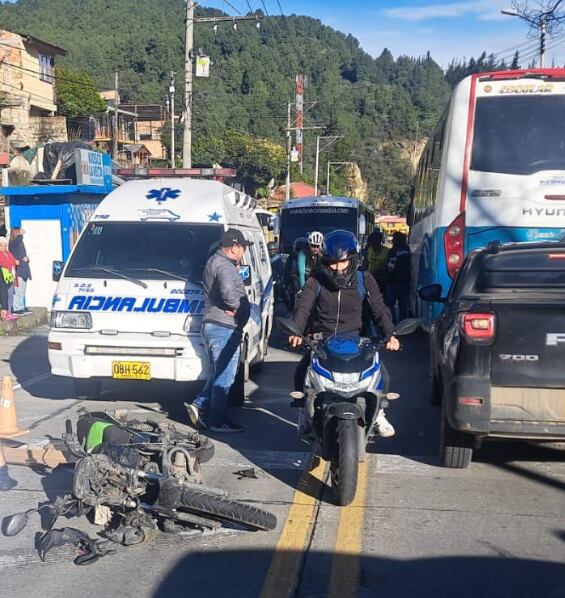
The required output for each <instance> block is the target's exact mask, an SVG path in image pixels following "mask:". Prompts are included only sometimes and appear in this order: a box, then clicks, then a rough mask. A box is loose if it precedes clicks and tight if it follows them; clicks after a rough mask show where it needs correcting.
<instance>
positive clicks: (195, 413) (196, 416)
mask: <svg viewBox="0 0 565 598" xmlns="http://www.w3.org/2000/svg"><path fill="white" fill-rule="evenodd" d="M184 407H185V409H186V412H187V414H188V419H189V420H190V423H191V424H192V425H193V426H194V427H195V428H196V426H198V422H199V420H200V409H198V407H197V406H196V405H195V404H194V403H185V404H184Z"/></svg>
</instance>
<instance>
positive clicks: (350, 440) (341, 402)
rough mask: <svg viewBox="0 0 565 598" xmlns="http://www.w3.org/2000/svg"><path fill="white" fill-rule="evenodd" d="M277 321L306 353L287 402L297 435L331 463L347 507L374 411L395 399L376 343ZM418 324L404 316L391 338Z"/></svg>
mask: <svg viewBox="0 0 565 598" xmlns="http://www.w3.org/2000/svg"><path fill="white" fill-rule="evenodd" d="M278 323H279V325H280V327H281V328H282V329H283V331H284V332H285V333H287V334H289V335H292V336H299V337H301V338H302V339H303V341H304V343H305V345H306V346H307V348H308V349H309V350H310V352H311V359H310V367H309V368H308V371H307V374H306V378H305V384H304V392H293V393H291V397H292V399H293V401H292V403H291V405H292V406H293V407H296V408H298V409H299V425H298V428H299V434H300V436H301V437H302V438H304V439H305V440H309V441H311V442H313V444H314V445H315V446H316V448H317V449H318V451H319V454H320V456H321V457H322V459H324V460H326V461H329V462H330V473H331V484H332V488H333V491H334V494H335V498H336V502H337V504H338V505H341V506H345V505H348V504H350V503H351V502H352V501H353V499H354V498H355V493H356V490H357V477H358V470H359V462H360V461H363V460H364V458H365V451H366V446H367V443H368V442H369V440H370V439H371V437H372V436H373V434H374V431H373V430H374V427H375V421H376V418H377V415H378V413H379V409H382V408H385V407H387V406H388V401H390V400H393V399H397V398H399V395H398V394H396V393H391V392H388V388H387V386H388V376H387V375H386V370H385V368H384V365H383V364H382V363H381V360H380V356H379V348H380V343H378V342H375V341H373V340H371V339H369V338H364V337H361V336H359V335H358V334H355V333H351V332H347V333H337V334H333V335H331V336H329V337H327V338H326V339H323V340H315V339H311V338H307V337H304V336H303V335H302V334H300V332H299V331H298V329H297V327H296V324H295V323H294V321H293V320H291V319H289V318H279V319H278ZM417 327H418V320H416V319H407V320H403V321H402V322H400V323H399V324H398V325H397V327H396V332H395V336H400V335H406V334H410V333H412V332H413V331H414V330H415V329H416V328H417Z"/></svg>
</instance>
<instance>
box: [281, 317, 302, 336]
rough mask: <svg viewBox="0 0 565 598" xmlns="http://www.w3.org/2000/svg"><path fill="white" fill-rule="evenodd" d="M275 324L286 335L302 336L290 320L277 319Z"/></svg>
mask: <svg viewBox="0 0 565 598" xmlns="http://www.w3.org/2000/svg"><path fill="white" fill-rule="evenodd" d="M277 324H278V325H279V328H281V329H282V331H283V332H286V334H290V335H292V336H302V334H301V332H300V330H298V327H297V326H296V323H295V322H294V320H291V319H290V318H277Z"/></svg>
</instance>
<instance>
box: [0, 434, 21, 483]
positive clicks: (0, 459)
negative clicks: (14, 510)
mask: <svg viewBox="0 0 565 598" xmlns="http://www.w3.org/2000/svg"><path fill="white" fill-rule="evenodd" d="M17 485H18V482H16V480H14V479H13V478H11V477H10V471H9V469H8V465H7V463H6V457H5V456H4V446H3V442H2V439H1V438H0V492H7V491H8V490H12V488H15V487H16V486H17Z"/></svg>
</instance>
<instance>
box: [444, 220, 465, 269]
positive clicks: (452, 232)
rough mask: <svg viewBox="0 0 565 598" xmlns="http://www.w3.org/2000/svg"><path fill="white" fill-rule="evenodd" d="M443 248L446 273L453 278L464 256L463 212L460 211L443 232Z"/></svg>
mask: <svg viewBox="0 0 565 598" xmlns="http://www.w3.org/2000/svg"><path fill="white" fill-rule="evenodd" d="M443 248H444V251H445V265H446V267H447V273H448V274H449V276H450V277H451V278H455V275H456V274H457V272H459V268H461V264H462V263H463V258H464V257H465V212H461V214H459V216H457V218H455V220H454V221H453V222H452V223H451V224H450V225H449V226H448V227H447V230H446V231H445V233H444V234H443Z"/></svg>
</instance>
